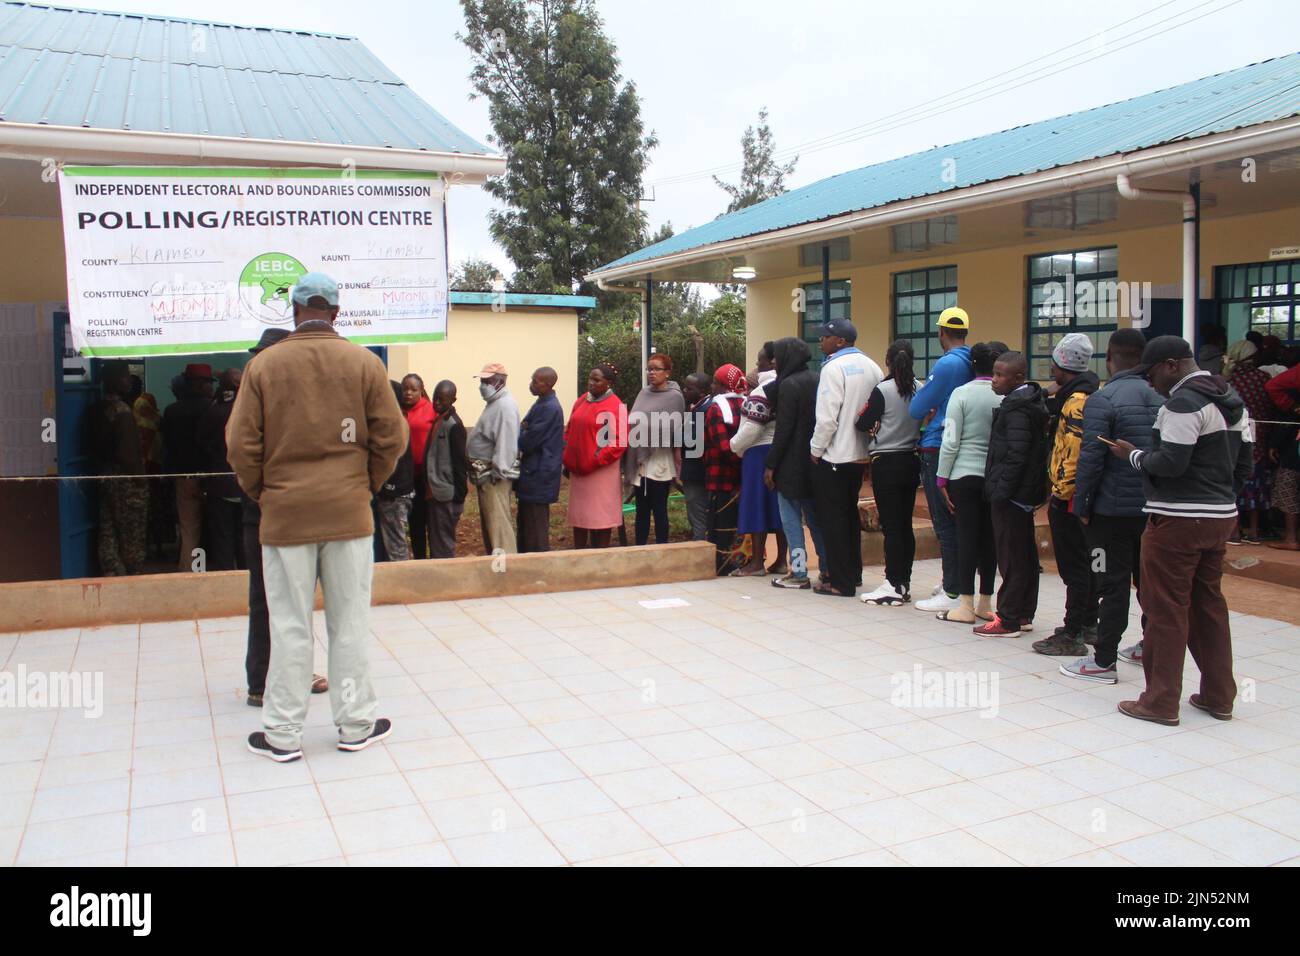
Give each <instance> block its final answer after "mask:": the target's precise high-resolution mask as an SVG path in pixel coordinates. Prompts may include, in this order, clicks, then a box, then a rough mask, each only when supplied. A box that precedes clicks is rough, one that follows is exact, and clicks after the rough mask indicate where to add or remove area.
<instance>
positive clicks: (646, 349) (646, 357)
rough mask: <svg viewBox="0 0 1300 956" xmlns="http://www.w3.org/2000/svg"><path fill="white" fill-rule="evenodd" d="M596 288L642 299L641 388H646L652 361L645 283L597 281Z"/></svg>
mask: <svg viewBox="0 0 1300 956" xmlns="http://www.w3.org/2000/svg"><path fill="white" fill-rule="evenodd" d="M596 288H598V289H600V290H601V291H602V292H634V293H636V294H637V295H639V296H640V297H641V387H642V388H645V387H646V386H647V385H648V384H649V382H647V381H646V378H647V376H646V372H645V367H646V364H647V363H648V362H649V361H650V317H649V316H648V315H646V311H647V310H646V305H647V302H648V299H647V297H646V287H645V285H644V284H643V283H640V282H638V283H631V284H629V283H626V282H610V281H609V280H606V279H597V280H596Z"/></svg>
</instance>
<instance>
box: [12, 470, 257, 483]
mask: <svg viewBox="0 0 1300 956" xmlns="http://www.w3.org/2000/svg"><path fill="white" fill-rule="evenodd" d="M233 477H235V473H234V472H233V471H169V472H165V473H164V474H160V475H155V474H148V475H13V476H7V475H0V481H112V480H113V479H115V478H136V479H139V478H233Z"/></svg>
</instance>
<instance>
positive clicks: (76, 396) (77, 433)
mask: <svg viewBox="0 0 1300 956" xmlns="http://www.w3.org/2000/svg"><path fill="white" fill-rule="evenodd" d="M67 335H68V313H66V312H56V313H55V314H54V394H55V401H56V410H55V418H56V421H57V422H58V425H57V429H58V431H57V435H58V443H57V446H56V447H57V448H58V467H59V474H60V475H61V476H76V475H89V474H92V473H93V468H92V462H91V459H90V454H89V449H87V448H86V447H85V433H86V427H85V422H86V413H87V412H88V411H89V410H90V407H91V406H92V405H94V404H95V402H97V401H99V398H100V388H99V383H98V381H96V379H97V378H98V371H99V368H98V366H99V363H98V362H95V361H92V362H91V363H90V368H91V381H90V382H64V380H63V343H64V342H65V341H69V339H67V338H66V337H67ZM95 485H96V482H93V481H60V482H59V565H60V570H61V573H62V575H63V577H65V578H87V577H90V576H91V575H93V574H95V573H96V571H95V568H96V567H97V560H96V557H95V540H96V531H97V529H98V526H99V508H98V495H97V493H96V488H95Z"/></svg>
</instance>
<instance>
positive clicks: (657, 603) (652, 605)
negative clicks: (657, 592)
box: [636, 598, 691, 611]
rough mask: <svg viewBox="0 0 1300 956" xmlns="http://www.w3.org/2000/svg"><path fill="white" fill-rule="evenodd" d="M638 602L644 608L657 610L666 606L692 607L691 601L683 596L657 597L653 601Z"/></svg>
mask: <svg viewBox="0 0 1300 956" xmlns="http://www.w3.org/2000/svg"><path fill="white" fill-rule="evenodd" d="M636 603H637V604H640V605H641V606H642V607H644V608H648V609H649V610H651V611H657V610H659V609H660V608H664V607H690V606H691V602H690V601H686V600H683V599H682V598H656V599H655V600H653V601H637V602H636Z"/></svg>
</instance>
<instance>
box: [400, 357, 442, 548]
mask: <svg viewBox="0 0 1300 956" xmlns="http://www.w3.org/2000/svg"><path fill="white" fill-rule="evenodd" d="M402 411H403V412H405V413H406V424H407V425H408V426H409V427H410V429H411V461H412V464H413V465H414V466H415V501H416V503H417V504H420V503H422V502H423V501H424V500H425V497H426V492H427V490H428V487H429V483H428V481H427V480H426V479H425V475H424V451H425V449H426V448H427V447H428V444H429V432H430V431H432V430H433V420H434V418H435V417H436V415H437V413H436V412H434V410H433V403H432V402H431V401H429V394H428V393H427V392H426V391H425V390H424V379H422V378H420V376H418V375H416V374H415V373H414V372H412V373H411V374H410V375H408V376H406V378H404V379H402ZM428 529H429V524H428V521H427V520H426V515H425V509H424V508H423V507H422V506H421V507H415V508H412V509H411V557H412V558H427V557H428V556H429V555H430V554H431V553H432V552H431V551H430V550H429V547H428V543H427V542H428Z"/></svg>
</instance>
